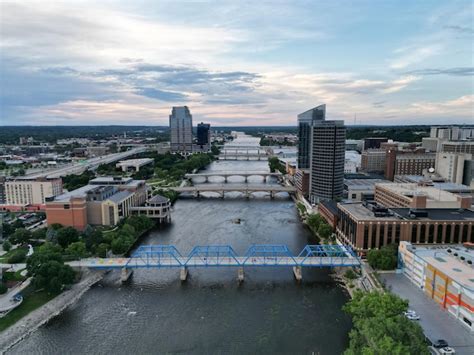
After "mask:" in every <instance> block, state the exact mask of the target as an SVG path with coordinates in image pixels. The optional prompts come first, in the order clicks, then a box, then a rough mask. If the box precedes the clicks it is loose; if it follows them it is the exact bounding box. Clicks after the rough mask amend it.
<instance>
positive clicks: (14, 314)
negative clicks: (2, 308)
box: [0, 286, 56, 332]
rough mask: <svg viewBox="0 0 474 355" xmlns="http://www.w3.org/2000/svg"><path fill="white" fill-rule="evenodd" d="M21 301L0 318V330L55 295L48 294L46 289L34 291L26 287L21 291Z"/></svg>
mask: <svg viewBox="0 0 474 355" xmlns="http://www.w3.org/2000/svg"><path fill="white" fill-rule="evenodd" d="M22 294H23V302H22V304H21V305H20V306H18V307H17V308H15V309H14V310H13V311H11V312H10V313H8V314H7V315H6V316H5V317H3V318H0V332H2V331H4V330H5V329H7V328H8V327H10V326H12V325H13V324H15V323H16V322H18V321H19V320H20V319H21V318H23V317H24V316H26V315H27V314H29V313H31V312H32V311H34V310H35V309H37V308H39V307H41V306H42V305H44V304H45V303H47V302H48V301H50V300H52V299H53V298H54V297H56V295H50V294H48V293H47V292H46V291H39V292H34V290H33V287H32V286H30V287H28V288H26V289H25V290H24V291H23V292H22Z"/></svg>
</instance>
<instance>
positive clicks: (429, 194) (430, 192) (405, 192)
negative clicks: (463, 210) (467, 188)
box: [377, 183, 458, 202]
mask: <svg viewBox="0 0 474 355" xmlns="http://www.w3.org/2000/svg"><path fill="white" fill-rule="evenodd" d="M377 186H378V187H380V188H383V189H386V190H389V191H391V192H393V193H396V194H399V195H402V196H405V197H408V198H413V197H414V196H426V199H427V201H432V202H434V201H443V202H456V201H458V196H457V195H455V194H453V193H451V192H448V191H444V190H441V189H437V188H436V187H433V186H420V185H418V184H415V183H388V184H387V183H385V184H383V183H381V184H378V185H377Z"/></svg>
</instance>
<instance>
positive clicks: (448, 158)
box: [435, 152, 474, 186]
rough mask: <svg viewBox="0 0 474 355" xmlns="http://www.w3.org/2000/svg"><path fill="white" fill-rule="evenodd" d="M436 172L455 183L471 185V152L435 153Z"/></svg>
mask: <svg viewBox="0 0 474 355" xmlns="http://www.w3.org/2000/svg"><path fill="white" fill-rule="evenodd" d="M435 165H436V173H438V174H439V175H440V176H442V177H443V178H445V179H446V180H448V181H451V182H454V183H456V184H463V185H467V186H469V185H471V182H472V179H473V178H474V176H473V173H472V167H473V166H474V163H473V160H472V154H467V153H447V152H440V153H438V154H436V164H435Z"/></svg>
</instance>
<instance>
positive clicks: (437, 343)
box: [433, 339, 449, 349]
mask: <svg viewBox="0 0 474 355" xmlns="http://www.w3.org/2000/svg"><path fill="white" fill-rule="evenodd" d="M433 346H434V347H435V348H437V349H441V348H447V347H449V344H448V342H447V341H446V340H444V339H438V340H436V341H435V342H434V343H433Z"/></svg>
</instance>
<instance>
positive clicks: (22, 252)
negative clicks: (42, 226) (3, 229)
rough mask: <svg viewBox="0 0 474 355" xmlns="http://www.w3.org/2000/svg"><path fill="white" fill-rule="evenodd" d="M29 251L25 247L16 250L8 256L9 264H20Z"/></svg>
mask: <svg viewBox="0 0 474 355" xmlns="http://www.w3.org/2000/svg"><path fill="white" fill-rule="evenodd" d="M27 253H28V251H27V250H26V249H24V248H21V249H16V250H15V251H13V252H12V254H11V255H10V257H9V258H8V263H9V264H18V263H22V262H24V261H25V259H26V254H27Z"/></svg>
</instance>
